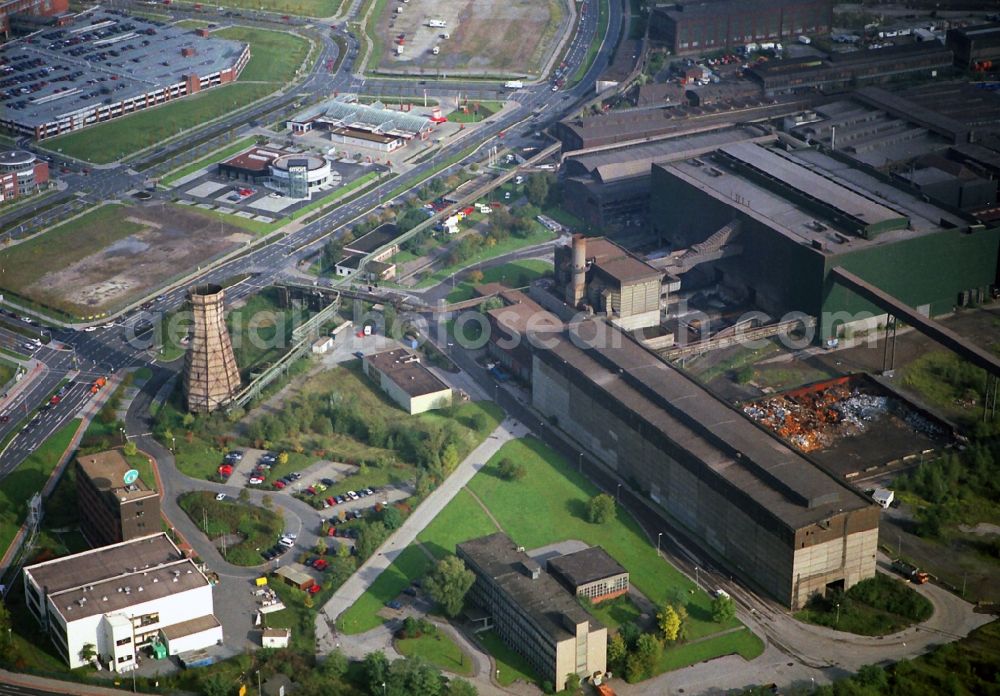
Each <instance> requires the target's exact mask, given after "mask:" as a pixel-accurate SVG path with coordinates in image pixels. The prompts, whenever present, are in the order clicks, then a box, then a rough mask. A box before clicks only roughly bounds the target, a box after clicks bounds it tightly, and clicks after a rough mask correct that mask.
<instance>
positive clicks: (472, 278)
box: [465, 268, 483, 285]
mask: <svg viewBox="0 0 1000 696" xmlns="http://www.w3.org/2000/svg"><path fill="white" fill-rule="evenodd" d="M465 279H466V280H467V281H469V282H470V283H472V284H473V285H479V284H480V283H482V282H483V272H482V271H480V270H479V269H478V268H477V269H475V270H473V271H469V275H467V276H466V278H465Z"/></svg>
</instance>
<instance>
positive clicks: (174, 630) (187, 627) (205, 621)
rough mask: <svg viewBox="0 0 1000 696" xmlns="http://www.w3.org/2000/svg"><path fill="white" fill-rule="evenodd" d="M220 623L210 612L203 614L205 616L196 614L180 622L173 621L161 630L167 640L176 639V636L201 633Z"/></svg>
mask: <svg viewBox="0 0 1000 696" xmlns="http://www.w3.org/2000/svg"><path fill="white" fill-rule="evenodd" d="M221 625H222V624H220V623H219V620H218V619H217V618H215V616H213V615H212V614H205V616H198V617H196V618H194V619H188V620H187V621H181V622H180V623H175V624H174V625H172V626H167V627H165V628H163V629H161V630H162V631H163V635H164V637H165V638H166V639H167V640H176V639H177V638H183V637H184V636H193V635H194V634H196V633H202V632H204V631H208V630H211V629H213V628H216V627H217V626H221Z"/></svg>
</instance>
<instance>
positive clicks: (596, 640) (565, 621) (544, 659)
mask: <svg viewBox="0 0 1000 696" xmlns="http://www.w3.org/2000/svg"><path fill="white" fill-rule="evenodd" d="M456 553H457V555H458V557H459V558H461V559H462V560H463V561H464V562H465V565H466V566H467V567H468V568H469V570H471V571H472V572H473V573H475V575H476V581H475V583H474V584H473V585H472V589H471V590H470V591H469V600H470V601H471V602H472V603H474V604H475V605H477V606H479V607H480V608H482V609H484V610H485V611H486V612H487V613H488V614H489V616H490V618H491V619H492V622H493V625H494V628H495V629H496V632H497V634H498V635H499V636H500V638H501V640H503V641H504V643H506V644H507V645H508V646H510V648H511V649H512V650H514V652H516V653H518V654H519V655H521V656H522V657H524V658H525V659H526V660H527V661H528V662H530V663H531V665H532V666H533V667H534V668H535V669H536V670H537V671H538V674H539V676H540V677H541V678H542V680H543V681H547V682H550V683H551V684H552V685H553V686H554V687H555V689H556V691H561V690H562V689H563V688H564V687H565V686H566V677H567V676H569V675H570V674H578V675H580V677H581V678H582V679H584V680H586V679H588V678H592V677H593V676H594V675H603V674H604V672H605V671H606V669H607V650H608V629H607V628H605V627H604V626H602V625H601V623H600V622H598V621H597V620H596V619H595V618H593V617H592V616H591V615H590V614H588V613H587V612H586V611H585V610H584V609H583V607H581V606H580V604H579V603H578V602H577V600H576V599H575V598H574V596H573V595H571V594H570V593H569V592H567V591H566V590H565V589H564V588H563V587H562V585H560V584H559V583H558V582H557V581H556V580H554V579H553V578H552V577H551V576H550V575H549V574H548V573H546V572H545V571H544V570H542V568H541V566H540V565H539V564H538V563H537V562H536V561H534V560H532V558H531V557H530V556H528V555H527V554H526V553H525V552H524V550H523V549H521V548H519V547H517V545H515V544H514V542H513V541H511V540H510V537H508V536H507V535H506V534H504V533H502V532H497V533H496V534H491V535H489V536H485V537H480V538H479V539H472V540H470V541H466V542H464V543H461V544H458V546H457V547H456Z"/></svg>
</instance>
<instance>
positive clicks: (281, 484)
mask: <svg viewBox="0 0 1000 696" xmlns="http://www.w3.org/2000/svg"><path fill="white" fill-rule="evenodd" d="M271 485H272V486H274V487H275V488H277V489H278V490H279V491H280V490H281V489H282V488H284V487H285V482H284V481H275V482H274V483H272V484H271Z"/></svg>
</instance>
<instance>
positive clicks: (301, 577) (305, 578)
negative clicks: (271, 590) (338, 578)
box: [274, 566, 316, 587]
mask: <svg viewBox="0 0 1000 696" xmlns="http://www.w3.org/2000/svg"><path fill="white" fill-rule="evenodd" d="M274 574H275V575H277V576H279V577H282V578H285V579H287V580H291V581H292V582H293V583H294V584H295V585H297V586H299V587H301V586H303V585H308V584H310V583H314V582H316V580H315V578H313V577H312V576H311V575H309V574H308V573H306V572H304V571H301V570H298V569H296V568H293V567H291V566H281V567H280V568H278V569H277V570H276V571H274Z"/></svg>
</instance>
